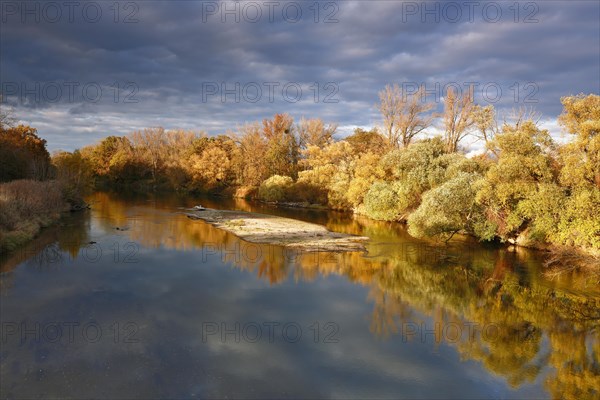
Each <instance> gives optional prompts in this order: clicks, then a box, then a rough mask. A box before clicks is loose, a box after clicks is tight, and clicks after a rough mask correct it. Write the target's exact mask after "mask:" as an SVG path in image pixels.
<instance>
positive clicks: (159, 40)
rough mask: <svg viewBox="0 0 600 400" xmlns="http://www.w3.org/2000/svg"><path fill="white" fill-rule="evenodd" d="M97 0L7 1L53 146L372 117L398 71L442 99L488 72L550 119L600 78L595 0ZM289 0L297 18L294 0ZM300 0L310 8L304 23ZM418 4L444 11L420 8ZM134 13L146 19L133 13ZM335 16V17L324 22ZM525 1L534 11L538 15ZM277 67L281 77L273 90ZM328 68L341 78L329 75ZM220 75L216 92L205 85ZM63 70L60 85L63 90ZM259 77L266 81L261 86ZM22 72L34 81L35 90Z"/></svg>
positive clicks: (28, 104) (0, 51) (0, 40)
mask: <svg viewBox="0 0 600 400" xmlns="http://www.w3.org/2000/svg"><path fill="white" fill-rule="evenodd" d="M91 3H92V4H95V5H96V6H98V7H100V8H101V9H102V17H101V18H100V20H99V21H98V22H96V23H91V22H89V21H88V20H86V19H85V18H83V16H82V14H81V12H80V10H76V11H75V13H74V21H73V22H70V21H69V20H68V13H67V10H64V9H63V10H62V11H63V15H62V18H61V20H60V21H58V22H56V23H51V22H50V21H48V19H49V18H47V17H48V15H44V14H43V12H41V11H40V13H39V14H40V17H41V18H40V19H41V20H40V22H39V23H37V22H36V21H35V20H34V16H33V15H24V16H23V15H21V14H20V10H18V9H17V10H16V11H15V10H13V9H12V8H11V9H7V8H6V4H13V5H17V6H20V4H22V3H21V2H10V1H9V2H4V3H3V7H4V8H3V9H2V10H1V11H2V18H3V20H2V24H1V26H0V33H1V35H0V45H1V47H0V55H1V61H0V82H1V83H2V89H3V90H4V92H5V95H6V94H7V93H8V94H9V95H10V94H11V93H14V94H16V96H8V101H9V103H10V104H12V105H13V106H14V108H15V113H16V116H17V117H18V118H20V119H21V120H23V121H25V122H28V123H31V124H32V125H33V126H35V127H37V128H38V130H39V133H40V134H41V135H42V136H43V137H44V138H46V139H47V140H48V144H49V147H50V149H57V148H64V149H73V148H77V147H80V146H82V145H85V144H88V143H90V142H94V141H96V140H98V139H100V138H102V137H104V136H107V135H110V134H125V133H128V132H130V131H131V130H135V129H139V128H142V127H144V126H151V125H163V126H165V127H167V128H175V127H183V128H194V129H198V130H205V131H207V132H209V133H210V134H218V133H222V132H224V131H226V130H227V129H235V128H236V126H239V125H240V124H243V123H245V122H249V121H254V120H260V119H262V118H267V117H269V116H271V115H273V114H274V113H276V112H289V113H290V114H292V115H293V116H294V117H296V118H299V117H300V116H303V115H304V116H307V117H308V116H310V117H321V118H324V119H326V120H328V121H332V122H337V123H339V124H340V126H344V127H352V126H372V125H375V124H377V123H378V122H379V121H378V115H377V112H376V110H375V108H374V104H375V103H376V101H377V92H378V91H379V90H381V89H382V88H383V86H384V85H385V84H386V83H400V84H402V83H407V82H415V83H419V84H421V83H425V84H426V87H427V88H428V89H429V90H432V91H435V92H436V94H435V96H436V97H437V98H438V100H439V98H440V97H441V96H442V95H443V87H444V85H445V84H447V83H450V82H457V83H459V84H460V85H465V83H466V82H477V83H479V86H478V87H477V88H478V89H476V99H477V100H478V101H479V102H481V103H485V102H486V101H491V100H494V99H493V97H495V89H496V88H500V89H501V90H502V96H501V97H500V98H498V100H497V101H495V102H494V104H495V105H496V106H497V107H498V108H500V109H511V108H514V107H518V106H520V105H529V106H535V107H536V108H537V109H538V110H539V111H540V112H541V113H542V114H543V115H544V118H545V119H547V120H554V119H555V118H556V116H557V115H558V114H559V113H560V109H561V106H560V101H559V99H560V97H561V96H565V95H569V94H576V93H579V92H586V93H591V92H595V93H598V92H600V41H599V39H598V37H599V35H600V23H599V22H598V21H599V19H598V16H599V15H600V5H599V4H598V3H597V2H589V1H575V2H569V4H568V6H567V5H566V4H565V3H564V2H560V1H538V2H520V3H518V5H519V15H518V16H516V15H515V13H514V9H509V6H511V5H513V3H510V4H509V3H505V2H495V3H494V2H480V3H479V6H477V7H476V8H475V10H474V13H473V18H472V20H473V21H472V22H471V21H470V20H469V18H468V14H467V11H468V8H467V6H465V4H464V2H460V1H459V2H456V3H453V4H459V5H462V8H461V12H462V17H461V18H458V20H457V21H456V22H452V21H451V20H452V19H454V17H455V14H453V12H454V11H453V9H452V6H447V4H448V3H447V2H437V3H436V2H427V3H426V5H425V6H422V4H423V3H422V2H414V3H412V2H394V1H369V2H367V1H343V2H342V1H338V2H326V1H323V2H321V3H320V7H319V15H318V22H317V23H315V22H314V19H315V18H316V15H315V12H314V10H315V9H314V4H313V2H295V3H294V2H287V1H286V2H280V3H279V5H278V6H277V8H276V9H275V13H274V19H273V21H270V20H269V14H268V7H267V6H266V5H265V4H266V3H264V2H262V1H257V2H245V3H240V4H241V5H239V6H238V7H240V10H242V7H248V4H254V5H258V6H259V7H260V9H261V10H262V17H261V18H260V20H259V21H258V22H256V23H252V22H250V21H248V20H247V19H248V18H245V17H252V16H253V15H254V14H252V13H251V12H250V11H252V10H251V9H247V10H246V11H247V13H246V14H244V13H243V12H241V11H240V13H239V17H240V21H239V22H235V20H234V15H231V14H228V15H220V14H219V13H218V12H217V13H216V14H215V15H212V14H211V15H209V14H207V10H209V9H210V7H212V6H213V5H215V4H216V5H217V8H219V9H221V10H223V9H224V7H230V9H231V7H234V5H233V3H231V2H229V3H228V5H227V6H226V5H225V4H224V3H213V2H200V1H197V2H183V1H181V2H175V3H173V2H169V3H167V2H133V4H135V5H137V7H138V9H134V8H131V6H127V4H129V3H126V2H122V3H120V12H119V15H118V22H117V23H115V22H114V18H115V15H114V9H111V8H110V7H111V6H112V4H113V3H105V2H98V3H94V2H91ZM290 3H291V4H292V5H291V6H288V7H289V8H288V9H287V11H288V13H287V20H286V18H285V15H282V10H283V9H284V7H286V5H287V4H290ZM30 4H36V3H35V2H30ZM39 4H41V5H40V10H41V7H42V6H43V3H39ZM57 4H61V3H57ZM83 4H86V3H82V6H81V8H83ZM532 4H533V5H532ZM414 6H416V7H417V10H416V14H414V15H413V13H412V11H415V10H414V9H413V8H411V7H414ZM32 7H33V6H32ZM126 7H129V8H126ZM294 7H296V8H300V9H301V10H302V18H301V19H300V20H299V21H297V22H295V23H292V22H291V21H290V18H293V17H294V15H295V13H294V10H295V8H294ZM311 7H312V8H311ZM422 7H427V9H428V10H435V9H436V7H437V9H438V10H439V12H438V13H437V14H435V15H434V14H426V15H421V11H423V10H424V9H423V8H422ZM485 7H487V8H485ZM494 7H499V8H500V9H501V11H502V16H501V17H500V18H499V20H498V22H496V23H492V22H489V21H486V18H487V19H489V16H490V15H492V16H493V15H494V13H493V12H492V11H494ZM89 8H90V9H92V11H93V7H91V6H90V7H89ZM483 9H486V10H487V14H484V12H483V11H482V10H483ZM13 11H15V13H14V14H13ZM49 13H50V11H48V13H47V14H49ZM130 13H133V15H132V17H133V18H134V19H135V20H137V22H134V23H123V19H124V18H125V17H126V16H127V15H129V14H130ZM89 14H91V15H93V13H92V12H91V11H90V12H89ZM328 16H329V17H330V19H332V21H329V22H332V23H325V21H324V20H325V19H326V18H327V17H328ZM436 16H437V17H439V21H438V22H436V21H435V18H436ZM21 17H25V22H23V21H22V18H21ZM222 17H226V18H227V20H226V22H225V23H223V22H222V20H221V18H222ZM527 17H530V18H529V19H537V22H533V23H526V22H525V20H526V18H527ZM422 18H425V22H423V20H422ZM515 18H517V22H515ZM333 20H337V22H335V21H333ZM65 82H67V83H68V82H76V83H79V86H65ZM266 82H277V83H279V86H278V87H276V88H275V92H274V93H275V94H274V96H273V99H272V100H273V101H272V102H271V101H269V100H270V99H269V93H268V86H265V83H266ZM329 82H333V83H334V85H335V86H328V87H326V86H325V85H326V84H327V83H329ZM213 83H214V84H216V85H217V86H218V87H219V88H218V92H217V93H216V94H210V93H212V92H207V89H212V88H214V87H213V86H212V85H213ZM236 83H239V85H240V86H239V90H237V94H239V100H237V101H236V95H235V94H231V93H230V94H227V95H226V96H225V101H224V102H223V101H222V98H221V93H220V92H221V89H222V87H221V85H225V88H227V89H232V88H235V84H236ZM289 83H297V84H299V85H301V87H302V96H301V98H300V100H299V101H297V102H290V101H289V100H291V98H293V97H294V96H295V95H296V92H295V87H294V86H289V85H288V89H289V90H288V91H287V94H288V96H289V98H286V97H285V96H284V95H282V92H281V90H282V88H283V87H284V86H285V85H286V84H289ZM436 83H439V88H438V86H436ZM15 84H17V85H18V87H17V88H15V86H14V85H15ZM36 84H37V85H38V86H36ZM53 85H58V86H60V88H61V89H62V93H61V94H60V96H57V95H56V94H55V92H53V90H55V87H54V86H53ZM71 85H74V84H71ZM257 86H258V87H260V88H261V90H262V96H261V97H260V98H259V100H258V101H256V102H252V101H251V100H253V99H255V98H256V97H257V92H256V87H257ZM465 87H466V86H465ZM23 88H25V89H29V90H30V91H33V92H35V93H34V94H32V93H29V94H23ZM71 88H73V90H72V92H69V90H71ZM98 88H100V89H101V96H97V89H98ZM317 88H318V99H317V101H315V94H316V93H315V92H316V91H317ZM332 88H333V89H336V90H333V89H332ZM22 94H23V96H22V97H23V99H21V98H20V97H21V96H20V95H22ZM70 94H72V98H71V97H69V95H70ZM36 95H37V97H38V98H36ZM328 95H329V98H327V96H328ZM528 95H529V97H528V98H527V96H528ZM490 98H491V99H490ZM325 99H329V100H337V102H325ZM526 99H528V100H534V101H536V102H534V103H524V101H525V100H526ZM21 100H23V101H21ZM50 100H52V101H50ZM131 101H135V102H131ZM553 126H554V125H553Z"/></svg>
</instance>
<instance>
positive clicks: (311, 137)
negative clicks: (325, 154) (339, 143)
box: [296, 117, 337, 148]
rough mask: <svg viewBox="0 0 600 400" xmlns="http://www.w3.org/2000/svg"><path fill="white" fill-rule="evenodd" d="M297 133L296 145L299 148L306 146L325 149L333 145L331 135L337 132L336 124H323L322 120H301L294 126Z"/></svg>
mask: <svg viewBox="0 0 600 400" xmlns="http://www.w3.org/2000/svg"><path fill="white" fill-rule="evenodd" d="M296 130H297V132H298V145H299V146H300V148H306V147H307V146H318V147H325V146H327V145H329V144H331V143H333V135H334V134H335V131H336V130H337V125H336V124H325V123H324V122H323V120H322V119H320V118H314V119H306V118H304V117H303V118H301V119H300V122H299V123H298V125H297V126H296Z"/></svg>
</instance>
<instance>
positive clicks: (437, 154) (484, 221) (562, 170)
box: [1, 86, 600, 251]
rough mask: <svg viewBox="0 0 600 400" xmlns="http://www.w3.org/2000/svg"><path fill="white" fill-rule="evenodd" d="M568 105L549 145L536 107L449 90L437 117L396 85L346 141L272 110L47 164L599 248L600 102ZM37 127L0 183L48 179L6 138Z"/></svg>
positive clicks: (438, 233) (164, 185)
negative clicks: (260, 116)
mask: <svg viewBox="0 0 600 400" xmlns="http://www.w3.org/2000/svg"><path fill="white" fill-rule="evenodd" d="M561 101H562V104H563V107H564V110H563V113H562V114H561V115H560V117H559V122H560V123H561V125H562V127H563V128H564V129H565V131H566V132H567V133H568V134H570V135H571V136H572V140H570V141H569V142H568V143H567V144H559V143H557V142H555V141H553V139H552V138H551V136H550V135H549V133H548V132H547V131H546V130H543V129H540V128H539V127H538V125H537V121H536V120H535V116H534V115H533V114H531V113H526V112H523V111H521V112H517V113H515V115H513V116H512V118H508V119H505V120H503V121H499V118H498V116H497V115H496V112H495V110H494V108H493V107H491V106H487V107H481V106H478V105H477V104H475V103H474V102H473V99H472V96H471V95H470V94H469V93H465V94H461V95H458V94H455V93H454V92H452V91H449V92H448V94H447V96H446V97H445V103H444V112H443V113H442V114H440V115H436V114H434V113H432V110H433V108H434V107H433V105H431V104H427V103H423V102H422V101H421V95H420V94H419V93H416V94H413V95H407V94H406V93H403V92H402V90H401V89H400V88H399V87H398V86H388V87H386V88H385V90H383V91H382V92H381V93H380V104H379V109H380V111H381V113H382V117H383V127H382V128H381V129H379V130H377V129H372V130H369V131H366V130H362V129H356V130H355V132H354V134H353V135H351V136H349V137H346V138H345V139H342V140H335V139H334V134H335V132H336V128H337V127H336V126H335V125H332V124H326V123H324V122H323V121H322V120H320V119H301V120H300V121H299V122H297V123H294V121H293V119H292V118H291V117H290V116H289V115H287V114H276V115H275V116H274V117H273V118H272V119H265V120H264V121H262V123H252V124H247V125H245V126H242V127H240V128H239V129H237V131H236V132H229V133H227V134H224V135H219V136H213V137H209V136H207V135H205V134H203V133H198V132H189V131H165V129H163V128H149V129H144V130H143V131H139V132H134V133H132V134H131V135H129V136H125V137H119V136H109V137H107V138H105V139H103V140H102V141H101V142H100V143H98V144H96V145H93V146H88V147H85V148H82V149H80V150H77V151H74V152H72V153H70V152H59V153H56V154H54V156H53V157H52V160H51V163H52V165H51V167H50V168H49V169H48V171H51V174H53V176H55V177H56V178H58V179H59V180H61V181H63V182H68V185H67V186H69V187H71V188H77V189H78V190H79V189H82V188H83V187H85V186H91V187H96V188H128V189H136V190H163V189H165V190H176V191H182V192H190V193H199V192H208V193H219V194H226V195H232V196H243V197H257V198H259V199H262V200H265V201H274V202H301V203H305V204H306V205H321V206H325V207H329V208H334V209H347V210H353V211H354V212H355V213H359V214H363V215H366V216H368V217H370V218H374V219H378V220H386V221H402V222H406V223H407V224H408V229H409V232H410V233H411V234H412V235H414V236H417V237H440V238H443V239H448V238H450V237H452V235H454V234H456V233H466V234H470V235H473V236H476V237H478V238H479V239H480V240H484V241H488V240H500V241H508V242H516V243H518V244H522V245H533V246H543V245H546V244H553V245H564V246H576V247H578V248H585V249H589V250H592V251H598V250H600V218H599V217H598V216H599V215H600V135H599V132H600V96H598V95H593V94H592V95H587V96H586V95H578V96H571V97H565V98H562V99H561ZM434 119H437V120H440V121H442V122H443V131H444V133H443V135H441V136H438V137H433V138H425V135H424V133H425V132H426V131H427V128H428V127H430V126H431V124H432V122H433V121H434ZM28 129H31V128H28V127H21V126H20V127H16V128H8V129H3V132H2V139H1V140H2V141H3V142H2V147H1V148H2V151H3V152H5V153H7V154H8V153H10V154H16V155H15V156H14V157H13V158H8V157H1V162H3V163H12V162H17V163H18V162H20V163H21V164H19V165H24V164H27V163H29V164H28V167H27V168H22V167H20V166H19V167H16V166H12V165H10V166H9V168H8V169H6V171H13V172H10V174H11V175H10V176H8V174H3V175H2V179H3V180H7V179H6V178H7V177H8V178H9V179H14V177H15V176H16V175H15V174H17V175H18V173H19V172H20V173H24V172H27V174H31V175H29V176H27V177H30V178H36V179H37V178H38V177H43V175H44V174H43V173H42V172H40V171H44V168H41V167H40V165H39V163H40V162H41V161H37V160H38V159H37V158H35V160H36V161H34V158H31V157H29V156H27V157H25V158H26V159H21V158H20V157H21V156H22V154H26V153H27V151H29V150H23V152H21V153H19V151H16V152H15V151H13V150H11V149H12V147H6V145H5V144H4V143H8V146H17V148H18V147H19V146H18V145H17V144H15V143H18V142H19V141H18V140H16V141H15V140H13V139H10V137H12V136H11V135H16V133H9V132H17V131H19V132H20V131H23V130H28ZM34 136H35V135H34ZM467 136H472V137H476V138H479V139H480V140H481V141H483V142H484V143H485V149H486V151H485V152H484V153H483V154H481V155H478V156H475V157H471V158H468V157H466V156H465V154H464V152H463V151H462V149H461V147H460V145H461V143H462V141H463V139H464V138H466V137H467ZM27 154H29V153H27ZM44 162H45V161H44ZM15 165H16V164H15ZM38 173H39V174H40V175H39V176H38V175H36V174H38ZM48 174H49V173H48V172H46V176H48ZM18 177H21V178H22V177H24V176H18Z"/></svg>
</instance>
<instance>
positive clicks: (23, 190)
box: [0, 180, 67, 252]
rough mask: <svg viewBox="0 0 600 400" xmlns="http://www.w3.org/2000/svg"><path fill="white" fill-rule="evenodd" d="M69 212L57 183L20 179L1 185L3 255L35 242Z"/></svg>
mask: <svg viewBox="0 0 600 400" xmlns="http://www.w3.org/2000/svg"><path fill="white" fill-rule="evenodd" d="M66 209H67V203H66V201H65V200H64V197H63V192H62V190H61V187H60V185H59V184H58V182H56V181H44V182H40V181H33V180H17V181H12V182H7V183H2V184H0V252H5V251H11V250H14V249H15V248H17V247H18V246H20V245H21V244H23V243H25V242H27V241H29V240H31V239H33V238H34V237H35V236H36V235H37V234H38V233H39V231H40V229H41V228H43V227H46V226H48V225H50V224H52V223H53V222H55V221H56V220H57V219H58V218H59V217H60V214H61V213H62V212H63V211H65V210H66Z"/></svg>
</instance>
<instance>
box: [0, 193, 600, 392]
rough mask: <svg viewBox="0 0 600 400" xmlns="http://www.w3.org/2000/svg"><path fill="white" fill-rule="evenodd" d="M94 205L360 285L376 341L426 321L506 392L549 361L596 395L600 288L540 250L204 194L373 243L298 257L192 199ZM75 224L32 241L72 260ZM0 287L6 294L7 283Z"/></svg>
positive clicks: (105, 212) (154, 240) (253, 269)
mask: <svg viewBox="0 0 600 400" xmlns="http://www.w3.org/2000/svg"><path fill="white" fill-rule="evenodd" d="M90 201H91V202H92V203H93V204H94V207H93V211H92V212H93V213H94V217H95V218H96V219H97V220H98V221H100V227H101V229H104V230H105V231H106V232H110V231H114V230H115V229H116V228H117V227H120V228H123V229H126V230H125V231H124V234H126V235H127V237H128V240H131V241H135V242H138V243H140V244H141V245H143V246H146V247H152V248H157V247H161V246H162V247H166V248H172V249H177V250H182V251H186V250H191V249H195V250H197V249H202V251H203V256H202V258H203V257H204V255H206V256H208V255H219V256H220V257H221V258H222V260H224V261H225V262H228V263H230V264H232V265H234V266H235V267H236V268H239V269H241V270H244V271H248V272H250V273H253V274H256V275H257V276H258V277H260V278H261V279H264V280H266V281H268V282H269V283H270V284H272V285H277V284H278V283H281V282H283V281H285V280H287V279H289V278H290V277H291V278H293V279H294V280H296V281H312V280H315V279H317V278H318V277H320V276H328V275H338V276H343V277H345V278H346V279H348V280H349V281H350V282H353V283H355V284H359V285H363V286H367V287H369V288H370V293H369V297H368V299H366V300H367V301H369V302H372V303H373V312H372V317H371V322H370V328H371V332H372V333H373V334H374V335H377V336H378V337H381V338H382V340H406V339H408V340H419V339H420V337H419V336H418V335H407V329H406V328H407V327H408V328H410V329H413V330H414V329H415V328H418V327H421V326H423V325H422V324H424V323H425V320H426V319H430V320H431V321H432V323H433V325H432V326H429V327H428V329H432V330H433V334H432V335H431V336H432V337H433V339H434V341H435V343H436V345H439V344H442V343H444V344H446V345H449V346H452V347H454V348H455V349H456V350H457V351H458V352H459V353H460V354H461V357H462V358H463V359H465V360H476V361H479V362H481V364H482V365H483V366H485V368H486V369H487V370H488V371H490V372H493V373H494V374H497V375H500V376H502V377H504V378H505V379H506V380H507V381H508V382H509V383H510V384H511V385H512V386H513V387H518V386H520V385H522V384H523V383H526V382H531V381H534V380H535V379H536V377H538V375H539V374H540V372H541V370H542V369H544V368H545V367H551V372H550V374H549V375H548V378H547V380H546V383H545V384H546V387H547V389H548V390H549V392H550V393H551V395H552V396H553V397H557V398H558V397H561V398H568V399H592V398H598V396H599V394H600V363H599V359H600V330H599V327H600V289H599V288H598V287H597V286H594V285H590V283H589V282H587V280H586V278H585V277H581V276H576V275H571V276H568V277H563V278H561V279H559V280H554V281H551V280H548V279H545V278H544V277H543V274H542V273H541V261H542V257H541V255H540V254H536V253H535V252H530V251H525V250H522V249H519V250H515V251H512V252H511V251H507V250H505V249H497V248H493V247H492V248H486V247H484V246H481V245H479V244H475V243H472V242H471V241H470V240H469V239H468V238H463V239H461V240H457V241H455V242H453V243H451V244H450V245H449V246H447V247H441V246H439V245H437V244H435V243H426V242H423V241H417V240H415V239H413V238H411V237H410V236H408V235H407V234H406V232H405V230H404V229H403V228H402V227H401V226H399V225H394V224H390V223H380V222H374V221H369V220H364V219H360V218H357V219H352V218H350V217H348V216H347V215H344V214H338V213H329V214H328V213H325V212H314V211H305V210H285V209H281V210H276V209H269V208H266V207H265V206H261V205H256V204H251V203H247V202H245V201H243V200H224V199H223V200H214V199H213V200H212V201H211V200H207V199H204V200H202V204H203V205H205V206H207V207H214V208H235V209H240V210H246V211H255V212H256V211H258V212H271V213H278V214H280V215H283V216H287V217H291V216H295V217H296V218H300V219H306V220H309V221H311V222H319V223H323V224H325V225H326V226H327V227H328V228H329V229H330V230H336V231H341V232H347V233H354V234H359V235H366V236H369V237H371V239H372V240H371V242H370V243H369V244H368V253H367V254H359V253H340V254H336V253H304V254H301V253H297V252H294V251H289V250H286V249H284V248H281V247H277V246H271V245H257V244H251V243H247V242H244V241H242V240H240V239H238V238H237V237H235V236H233V235H231V234H229V233H227V232H225V231H222V230H219V229H217V228H214V227H213V226H211V225H209V224H206V223H203V222H201V221H191V220H189V219H187V218H186V217H185V216H184V215H182V214H181V213H177V211H178V210H177V206H187V207H191V206H192V205H194V200H193V199H187V200H161V201H148V200H147V199H146V198H138V199H133V200H132V199H127V200H121V199H119V198H118V197H115V196H111V195H107V194H103V193H97V194H95V195H94V196H93V198H92V199H91V200H90ZM82 219H83V221H79V222H77V223H74V224H73V225H72V228H69V229H62V230H58V231H51V230H50V231H48V232H45V233H44V234H43V235H42V238H41V239H40V240H38V241H37V242H36V243H37V244H38V246H39V243H42V242H44V243H46V242H47V243H48V244H50V243H58V245H59V246H60V248H61V249H62V250H64V251H67V252H68V253H69V254H71V256H73V257H75V256H76V255H77V253H78V252H79V251H81V248H82V247H81V246H84V245H85V243H86V242H87V241H88V240H89V239H88V232H89V217H88V219H87V220H86V218H85V217H83V218H82ZM75 227H79V228H75ZM52 232H54V233H52ZM57 232H60V234H59V233H57ZM21 261H22V260H21V259H19V258H18V257H16V256H15V258H13V259H9V260H3V271H7V270H10V269H11V266H13V267H14V265H17V264H18V263H20V262H21ZM202 262H203V260H202V259H200V260H198V263H199V264H200V263H202ZM169 267H170V268H174V266H169ZM3 282H4V287H3V290H5V289H6V285H9V284H8V283H7V282H10V280H7V279H4V280H3ZM411 332H413V333H414V331H411ZM457 333H459V334H457ZM408 336H411V337H408Z"/></svg>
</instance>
